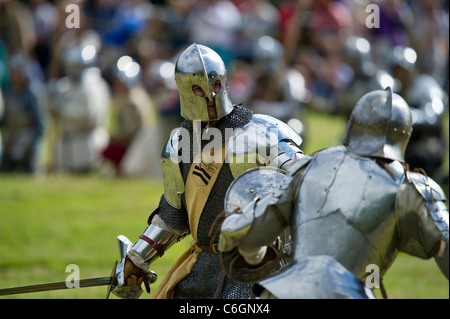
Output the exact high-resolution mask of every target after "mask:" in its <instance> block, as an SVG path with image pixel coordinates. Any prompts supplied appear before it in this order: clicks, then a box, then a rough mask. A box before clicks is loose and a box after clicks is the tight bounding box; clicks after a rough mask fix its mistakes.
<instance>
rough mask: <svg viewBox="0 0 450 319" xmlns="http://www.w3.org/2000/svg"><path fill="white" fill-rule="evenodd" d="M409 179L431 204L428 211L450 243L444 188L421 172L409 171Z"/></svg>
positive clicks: (443, 236)
mask: <svg viewBox="0 0 450 319" xmlns="http://www.w3.org/2000/svg"><path fill="white" fill-rule="evenodd" d="M408 180H409V181H410V182H411V183H413V184H414V186H415V188H416V189H417V191H418V192H419V193H420V195H421V196H422V197H423V198H424V199H425V201H426V202H427V203H429V204H430V205H429V210H428V212H429V214H430V216H431V218H432V219H433V221H434V224H435V225H436V227H437V228H438V229H439V231H440V232H441V234H442V238H443V239H444V240H445V241H446V242H447V244H448V238H449V231H448V227H449V224H448V223H449V221H448V209H447V206H446V205H445V203H444V202H445V201H446V200H447V199H446V197H445V194H444V192H443V190H442V188H441V187H440V186H439V185H438V184H437V183H436V182H435V181H434V180H433V179H431V178H429V177H426V176H424V175H422V174H419V173H412V172H409V173H408Z"/></svg>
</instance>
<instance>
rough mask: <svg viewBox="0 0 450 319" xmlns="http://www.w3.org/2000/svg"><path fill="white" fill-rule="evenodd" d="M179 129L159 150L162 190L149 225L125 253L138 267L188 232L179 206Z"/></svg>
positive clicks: (185, 218) (186, 220) (159, 254)
mask: <svg viewBox="0 0 450 319" xmlns="http://www.w3.org/2000/svg"><path fill="white" fill-rule="evenodd" d="M180 134H181V133H180V130H179V129H176V130H174V131H173V132H172V134H171V136H170V138H169V140H168V142H167V143H166V145H165V147H164V148H163V150H162V154H161V171H162V174H163V179H164V194H163V196H162V197H161V200H160V203H159V206H158V208H157V209H156V210H155V211H154V212H153V213H152V214H151V215H150V217H149V219H148V224H149V226H148V227H147V228H146V229H145V231H144V233H143V234H142V235H141V236H140V237H139V240H138V241H137V242H136V243H135V244H134V245H133V248H132V249H131V251H130V252H129V253H128V257H129V258H130V259H131V260H132V261H133V263H134V264H135V265H136V266H138V267H139V268H141V269H144V270H147V268H148V266H149V265H150V264H151V263H152V262H153V261H154V260H155V259H157V258H158V257H161V256H162V255H163V254H164V252H165V251H166V250H167V249H168V248H169V247H170V246H172V245H173V244H174V243H175V242H177V241H179V240H181V239H182V238H184V237H185V236H186V235H187V234H188V233H189V221H188V217H187V213H186V211H185V210H184V209H183V207H182V202H181V197H182V195H183V193H184V181H183V177H182V175H181V171H180V167H179V161H178V142H179V140H180V139H179V136H180Z"/></svg>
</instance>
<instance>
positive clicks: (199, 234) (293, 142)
mask: <svg viewBox="0 0 450 319" xmlns="http://www.w3.org/2000/svg"><path fill="white" fill-rule="evenodd" d="M175 81H176V84H177V87H178V91H179V97H180V107H181V115H182V117H183V118H184V121H183V122H182V123H181V124H180V126H179V127H178V128H176V129H174V130H173V131H172V133H171V136H170V137H169V140H168V142H167V144H166V145H165V146H164V148H163V150H162V158H161V170H162V174H163V180H164V194H163V195H162V197H161V200H160V203H159V206H158V208H157V209H156V210H155V211H154V212H153V213H152V214H151V215H150V217H149V218H148V225H149V226H148V227H147V228H146V229H145V231H144V233H143V234H142V235H141V236H140V237H139V240H138V241H137V242H135V244H134V245H133V244H131V242H130V245H129V251H128V253H127V256H126V258H124V260H122V262H121V263H120V264H119V267H118V273H117V277H118V278H119V285H118V287H117V288H116V289H115V290H113V292H114V293H115V294H116V295H118V296H119V297H126V294H127V292H126V288H127V287H130V286H133V285H134V286H139V284H140V283H141V282H142V280H143V279H142V277H143V275H142V273H143V272H146V271H147V269H148V267H149V265H150V264H151V263H152V262H154V261H155V260H156V259H158V258H159V257H161V256H163V254H164V252H165V251H166V250H167V249H169V248H170V247H171V245H172V244H174V243H176V242H177V241H179V240H180V239H182V238H184V237H185V236H186V235H188V234H190V235H192V238H193V241H192V244H191V246H190V248H189V249H188V250H187V251H186V252H185V253H184V254H183V255H182V256H180V258H179V259H178V260H177V262H176V263H175V264H174V265H173V267H172V268H171V269H170V270H169V272H168V274H167V275H166V277H165V278H164V279H163V281H162V282H161V283H160V284H159V287H158V288H157V290H156V291H155V292H154V293H153V295H152V298H158V299H171V298H177V299H180V298H198V299H209V298H220V299H225V298H239V299H243V298H251V297H252V296H253V294H252V290H251V284H241V283H237V282H235V281H233V280H231V279H230V278H228V277H226V276H225V273H224V272H223V271H221V270H220V268H221V267H220V256H219V252H218V250H217V243H218V236H216V233H217V232H218V230H219V229H220V228H219V225H220V223H216V221H220V220H222V219H223V218H222V217H221V213H222V212H223V201H224V197H225V193H226V191H227V189H228V186H229V185H230V183H231V182H232V181H233V179H234V178H235V177H237V176H238V175H239V174H241V173H242V172H244V171H245V170H246V169H248V168H252V167H257V166H273V167H277V168H280V169H286V168H287V165H288V164H289V163H292V162H293V160H295V159H297V158H300V157H301V156H302V155H303V153H302V151H301V150H300V148H299V146H300V144H301V142H302V139H301V137H300V136H299V135H298V134H297V133H296V132H295V131H294V130H293V129H292V128H290V127H289V126H288V125H286V124H285V123H283V122H282V121H280V120H277V119H275V118H273V117H271V116H268V115H261V114H253V113H252V112H251V111H250V110H247V109H245V108H243V107H240V106H236V105H234V104H233V103H232V102H231V100H230V96H229V92H228V88H227V70H226V68H225V64H224V62H223V60H222V59H221V57H220V56H219V55H218V54H217V53H216V52H215V51H213V50H212V49H210V48H208V47H206V46H204V45H200V44H196V43H194V44H192V45H190V46H189V47H188V48H187V49H186V50H184V51H183V52H182V53H181V55H180V56H179V58H178V60H177V62H176V65H175ZM197 137H198V138H197ZM212 145H213V146H214V147H211V146H212ZM210 156H211V157H210ZM211 159H212V160H211ZM221 218H222V219H221ZM122 271H123V272H122Z"/></svg>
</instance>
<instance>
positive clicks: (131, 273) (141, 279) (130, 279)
mask: <svg viewBox="0 0 450 319" xmlns="http://www.w3.org/2000/svg"><path fill="white" fill-rule="evenodd" d="M123 275H124V279H125V280H124V285H123V286H137V287H140V286H141V285H142V283H144V285H145V290H146V291H147V293H150V284H149V280H148V279H149V278H148V273H147V272H145V271H143V270H142V269H141V268H139V267H137V266H136V265H135V264H134V263H133V262H132V261H131V259H129V258H128V257H126V258H125V266H124V269H123Z"/></svg>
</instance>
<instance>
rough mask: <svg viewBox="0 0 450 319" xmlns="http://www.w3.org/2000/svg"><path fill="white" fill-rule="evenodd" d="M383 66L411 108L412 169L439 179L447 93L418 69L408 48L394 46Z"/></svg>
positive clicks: (408, 157)
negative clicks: (421, 170)
mask: <svg viewBox="0 0 450 319" xmlns="http://www.w3.org/2000/svg"><path fill="white" fill-rule="evenodd" d="M384 58H385V59H384V60H383V62H384V65H383V66H384V67H385V68H386V69H387V71H388V72H389V73H390V74H391V75H392V77H393V78H394V81H395V82H394V91H395V92H397V93H399V94H401V95H402V96H404V98H405V100H406V102H407V103H408V104H409V106H410V107H411V112H412V117H413V132H412V136H411V139H410V141H409V143H408V147H407V149H406V153H405V159H406V161H407V163H408V164H409V165H410V168H411V169H423V170H425V172H426V174H428V176H431V177H433V178H434V179H436V180H438V179H439V178H440V176H438V175H439V174H441V172H440V170H441V166H442V163H443V162H444V158H445V156H446V154H447V152H448V148H447V138H446V136H445V131H444V123H443V117H444V114H445V112H448V96H447V94H446V92H445V91H444V90H443V88H442V87H441V85H440V84H439V83H438V81H437V80H436V79H435V78H434V77H433V76H431V75H429V74H425V73H422V72H420V71H419V70H418V68H417V59H418V56H417V53H416V51H415V50H414V49H412V48H411V47H406V46H394V47H393V48H392V50H391V51H390V52H389V53H388V54H386V55H385V57H384Z"/></svg>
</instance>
